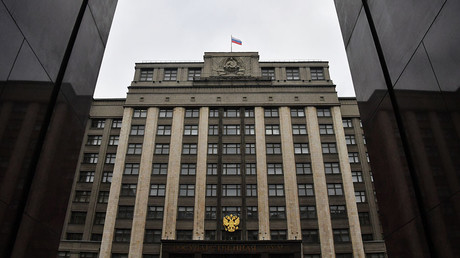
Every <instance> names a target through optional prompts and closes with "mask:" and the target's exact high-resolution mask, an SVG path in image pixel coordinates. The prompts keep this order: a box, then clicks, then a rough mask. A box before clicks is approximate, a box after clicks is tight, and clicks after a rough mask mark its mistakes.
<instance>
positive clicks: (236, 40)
mask: <svg viewBox="0 0 460 258" xmlns="http://www.w3.org/2000/svg"><path fill="white" fill-rule="evenodd" d="M232 43H235V44H238V45H243V41H241V40H239V39H237V38H234V37H232Z"/></svg>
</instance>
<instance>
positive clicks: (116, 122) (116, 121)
mask: <svg viewBox="0 0 460 258" xmlns="http://www.w3.org/2000/svg"><path fill="white" fill-rule="evenodd" d="M121 123H122V120H121V119H113V121H112V128H121Z"/></svg>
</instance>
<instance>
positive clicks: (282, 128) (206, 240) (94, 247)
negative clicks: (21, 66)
mask: <svg viewBox="0 0 460 258" xmlns="http://www.w3.org/2000/svg"><path fill="white" fill-rule="evenodd" d="M89 119H90V120H89V122H88V125H87V130H86V135H85V138H84V144H83V146H82V150H81V154H80V162H79V163H80V165H79V167H78V168H77V175H76V177H75V180H74V185H73V190H72V195H71V201H70V202H69V206H68V210H67V218H66V223H65V228H64V229H63V232H62V240H61V245H60V253H59V255H60V257H266V258H268V257H305V258H312V257H386V256H385V245H384V242H383V240H382V234H381V229H380V224H379V218H378V212H377V203H376V199H375V197H374V190H373V179H372V173H371V170H370V167H369V163H368V157H367V150H366V144H365V138H364V137H363V130H362V128H361V126H360V118H359V113H358V109H357V104H356V100H355V99H353V98H338V97H337V93H336V91H335V85H334V84H333V82H332V81H331V79H330V76H329V72H328V63H327V62H307V61H305V62H261V61H259V56H258V53H254V52H244V53H240V52H233V53H214V52H211V53H205V55H204V62H166V63H165V62H163V63H160V62H158V63H155V62H152V63H138V64H136V72H135V75H134V81H133V82H132V84H131V86H130V87H129V92H128V95H127V98H126V99H100V100H95V101H94V102H93V106H92V109H91V112H90V118H89ZM302 255H303V256H302Z"/></svg>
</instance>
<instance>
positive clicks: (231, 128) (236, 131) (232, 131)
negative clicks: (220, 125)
mask: <svg viewBox="0 0 460 258" xmlns="http://www.w3.org/2000/svg"><path fill="white" fill-rule="evenodd" d="M224 135H240V126H239V125H224Z"/></svg>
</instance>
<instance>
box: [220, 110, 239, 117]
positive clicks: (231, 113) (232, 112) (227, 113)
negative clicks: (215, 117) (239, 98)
mask: <svg viewBox="0 0 460 258" xmlns="http://www.w3.org/2000/svg"><path fill="white" fill-rule="evenodd" d="M224 117H240V110H239V109H225V110H224Z"/></svg>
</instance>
